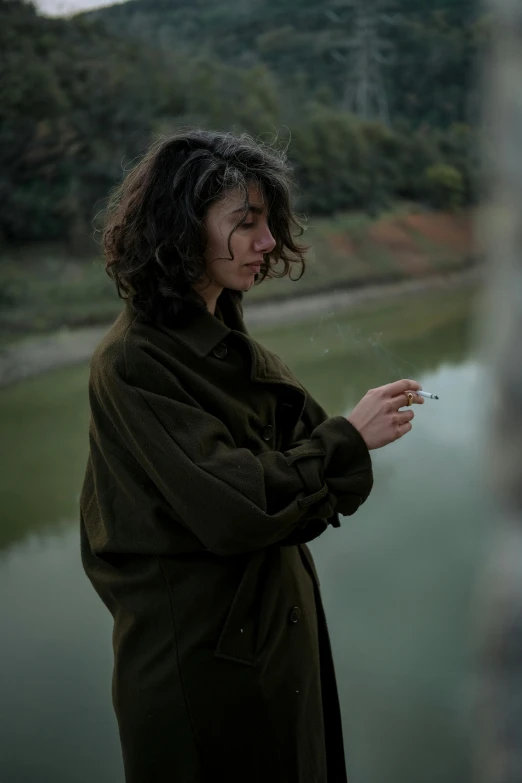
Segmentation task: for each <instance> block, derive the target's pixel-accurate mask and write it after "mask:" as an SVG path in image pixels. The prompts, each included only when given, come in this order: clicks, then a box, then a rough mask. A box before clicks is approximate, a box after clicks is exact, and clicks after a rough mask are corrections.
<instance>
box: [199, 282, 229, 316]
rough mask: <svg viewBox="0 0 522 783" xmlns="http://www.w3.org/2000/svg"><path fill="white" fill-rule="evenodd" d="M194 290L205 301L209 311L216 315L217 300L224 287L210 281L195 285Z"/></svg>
mask: <svg viewBox="0 0 522 783" xmlns="http://www.w3.org/2000/svg"><path fill="white" fill-rule="evenodd" d="M194 290H195V291H196V293H198V294H199V295H200V296H201V298H202V299H203V300H204V301H205V304H206V306H207V310H208V311H209V313H211V315H215V313H216V304H217V300H218V299H219V297H220V295H221V292H222V291H223V288H222V287H221V286H219V285H217V284H216V283H214V282H212V281H210V282H209V283H205V284H201V285H195V286H194Z"/></svg>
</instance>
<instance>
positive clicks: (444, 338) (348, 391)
mask: <svg viewBox="0 0 522 783" xmlns="http://www.w3.org/2000/svg"><path fill="white" fill-rule="evenodd" d="M473 302H474V299H473V295H472V293H471V292H470V291H465V290H458V291H453V292H451V291H445V292H442V293H441V292H437V293H436V294H433V293H432V294H423V295H419V296H416V297H414V298H413V297H411V296H410V297H408V298H406V299H404V300H402V301H401V300H394V301H393V302H389V303H387V304H386V303H382V302H381V303H379V304H375V305H373V306H366V307H364V308H361V309H358V310H353V309H352V310H350V311H348V312H336V313H329V314H327V315H325V316H323V317H322V318H320V319H315V320H314V321H312V322H310V323H306V324H301V325H294V326H291V327H284V328H279V329H272V330H268V329H263V330H262V331H261V330H259V329H257V330H256V332H255V336H256V337H258V338H259V339H261V341H262V342H264V344H265V345H267V346H268V347H270V348H272V349H274V350H276V352H278V353H279V354H280V355H281V356H282V358H283V359H284V360H285V361H286V362H287V363H288V364H289V365H290V366H291V367H292V369H293V370H294V371H295V373H296V375H297V376H298V377H299V379H300V380H301V381H302V382H303V383H304V385H305V386H306V387H307V388H308V389H309V390H310V392H311V393H312V394H313V395H314V396H316V397H317V398H318V399H319V400H320V402H321V403H322V404H323V406H324V407H325V408H326V409H327V410H328V411H329V412H330V413H331V414H332V415H335V414H343V413H345V414H347V413H348V412H349V411H350V410H351V408H352V407H353V406H354V405H355V403H356V402H357V400H358V399H359V398H360V397H361V396H362V395H363V394H364V393H365V392H366V391H367V389H369V388H371V387H374V386H378V385H381V384H383V383H387V382H389V381H392V380H396V379H398V378H401V377H410V378H415V379H417V380H419V381H421V383H422V384H423V386H424V388H425V389H426V390H428V391H433V392H436V393H438V394H439V396H440V400H439V401H431V400H427V401H426V402H425V404H424V405H423V406H422V407H420V406H417V407H416V408H415V413H416V417H415V422H414V428H413V431H412V432H411V433H410V434H409V435H407V436H406V437H405V438H403V439H402V440H401V441H399V442H398V443H396V444H393V445H391V446H389V447H387V448H385V449H382V450H379V451H377V452H373V454H372V456H373V461H374V472H375V486H374V490H373V492H372V494H371V496H370V498H369V500H368V501H367V503H366V504H365V505H364V506H363V507H362V508H361V509H360V510H359V511H358V512H357V514H356V515H355V516H353V517H351V518H349V519H345V520H344V521H343V524H342V527H341V528H340V529H330V530H329V531H327V533H326V534H324V535H323V536H322V537H320V538H319V539H318V540H316V541H314V542H313V543H312V544H311V549H312V552H313V554H314V556H315V560H316V564H317V568H318V571H319V575H320V578H321V586H322V594H323V600H324V603H325V607H326V613H327V617H328V619H329V627H330V633H331V639H332V645H333V649H334V656H335V660H336V667H337V676H338V683H339V691H340V697H341V704H342V710H343V721H344V734H345V742H346V753H347V760H348V770H349V776H350V781H351V783H440V781H444V783H465V782H466V781H468V780H471V748H470V739H471V736H472V729H473V724H472V721H471V720H470V709H471V707H472V693H473V691H472V683H473V676H472V675H473V656H472V652H473V645H472V639H473V611H472V609H473V594H474V589H475V584H476V579H477V576H478V574H479V573H480V566H481V563H482V559H483V556H484V553H485V551H486V548H487V545H488V540H489V535H490V523H489V520H490V518H491V512H490V508H489V506H490V501H489V499H488V497H487V493H486V490H485V488H484V480H483V472H484V470H485V469H484V466H483V464H482V461H483V453H484V449H483V445H484V437H485V436H484V427H483V425H482V423H481V422H482V421H483V417H484V410H483V397H484V395H483V394H482V392H481V389H483V388H484V383H485V373H484V371H483V369H482V366H481V361H480V358H479V357H478V356H477V355H476V351H475V349H474V341H473V339H472V337H473V332H472V329H471V327H470V324H471V321H472V319H471V316H472V313H473ZM87 377H88V368H87V367H86V366H84V365H81V366H75V367H69V368H65V369H61V370H59V371H55V372H52V373H49V374H47V375H44V376H40V377H38V378H33V379H31V380H28V381H25V382H23V383H20V384H18V385H16V386H12V387H10V388H7V389H3V390H1V391H0V449H1V451H0V467H1V471H0V500H1V509H2V524H1V527H0V626H1V628H2V641H1V645H0V666H1V668H0V671H1V680H0V704H1V713H2V718H1V721H2V730H1V736H0V781H1V782H2V783H93V781H96V782H97V783H122V782H123V773H122V767H121V760H120V750H119V743H118V735H117V728H116V722H115V718H114V716H113V712H112V706H111V702H110V687H111V665H112V649H111V618H110V616H109V614H108V612H107V610H106V609H105V607H104V606H103V605H102V604H101V602H100V601H99V599H98V598H97V596H96V595H95V593H94V591H93V590H92V588H91V586H90V584H89V583H88V582H87V579H86V577H85V575H84V573H83V571H82V568H81V563H80V557H79V537H78V522H77V515H78V514H77V508H78V497H79V492H80V488H81V482H82V476H83V470H84V466H85V459H86V448H87V426H88V406H87V390H86V385H87ZM245 783H248V781H245Z"/></svg>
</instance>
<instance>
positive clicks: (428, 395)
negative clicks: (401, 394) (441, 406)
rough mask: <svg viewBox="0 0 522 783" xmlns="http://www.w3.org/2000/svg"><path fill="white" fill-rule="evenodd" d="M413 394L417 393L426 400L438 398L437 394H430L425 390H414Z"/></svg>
mask: <svg viewBox="0 0 522 783" xmlns="http://www.w3.org/2000/svg"><path fill="white" fill-rule="evenodd" d="M415 394H418V395H419V397H426V399H427V400H438V399H439V395H438V394H430V393H429V392H425V391H418V392H415Z"/></svg>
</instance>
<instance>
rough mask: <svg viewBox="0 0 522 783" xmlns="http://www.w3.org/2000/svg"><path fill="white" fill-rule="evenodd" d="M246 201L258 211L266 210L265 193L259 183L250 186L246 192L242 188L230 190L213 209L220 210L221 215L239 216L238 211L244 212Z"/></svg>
mask: <svg viewBox="0 0 522 783" xmlns="http://www.w3.org/2000/svg"><path fill="white" fill-rule="evenodd" d="M246 202H248V205H249V207H252V208H253V209H254V211H256V212H265V211H266V199H265V196H264V193H263V191H262V189H261V188H260V187H259V186H258V185H254V184H251V185H249V186H248V190H247V192H246V193H245V191H244V190H243V189H242V188H234V189H233V190H229V191H228V192H227V193H226V194H225V195H224V196H223V198H221V199H220V200H219V201H217V202H216V203H215V204H214V205H213V207H211V209H213V210H214V211H215V212H219V213H220V214H221V215H232V216H236V217H237V215H238V213H240V212H244V210H245V203H246Z"/></svg>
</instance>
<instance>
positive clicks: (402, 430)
mask: <svg viewBox="0 0 522 783" xmlns="http://www.w3.org/2000/svg"><path fill="white" fill-rule="evenodd" d="M412 426H413V425H412V423H411V421H407V422H406V423H405V424H399V426H398V427H397V438H396V440H399V438H402V437H403V436H404V435H406V433H407V432H410V430H411V428H412Z"/></svg>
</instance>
